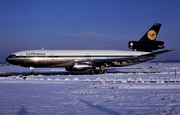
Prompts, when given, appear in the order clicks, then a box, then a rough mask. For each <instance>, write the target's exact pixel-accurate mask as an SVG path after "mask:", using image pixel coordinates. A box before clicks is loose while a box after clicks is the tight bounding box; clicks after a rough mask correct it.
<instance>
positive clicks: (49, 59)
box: [6, 23, 172, 74]
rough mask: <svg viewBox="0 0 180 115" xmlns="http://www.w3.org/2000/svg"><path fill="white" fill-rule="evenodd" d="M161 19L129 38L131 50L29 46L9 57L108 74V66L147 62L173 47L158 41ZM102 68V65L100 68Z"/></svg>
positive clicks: (37, 64)
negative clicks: (135, 38) (60, 48)
mask: <svg viewBox="0 0 180 115" xmlns="http://www.w3.org/2000/svg"><path fill="white" fill-rule="evenodd" d="M161 25H162V24H161V23H155V24H154V25H153V26H152V27H151V28H150V29H149V30H148V31H147V32H146V33H145V34H144V35H143V36H142V38H141V39H140V40H139V41H129V43H128V46H129V48H130V49H132V51H124V50H43V49H42V50H26V51H19V52H15V53H12V54H11V55H10V56H8V57H7V58H6V61H7V62H8V63H10V64H14V65H18V66H23V67H29V68H30V69H31V70H32V72H33V70H34V68H52V67H57V68H60V67H64V68H65V70H66V71H71V72H77V71H80V72H81V71H86V70H90V72H91V74H105V73H107V70H106V69H105V68H108V67H123V66H129V65H134V64H138V63H142V62H146V61H149V60H152V59H154V58H156V57H157V56H158V55H159V54H162V53H166V52H169V51H172V50H161V51H156V52H154V50H158V49H163V48H165V46H164V42H163V41H157V40H156V38H157V35H158V32H159V30H160V27H161ZM97 68H99V69H97Z"/></svg>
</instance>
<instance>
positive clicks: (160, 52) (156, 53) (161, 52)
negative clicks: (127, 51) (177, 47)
mask: <svg viewBox="0 0 180 115" xmlns="http://www.w3.org/2000/svg"><path fill="white" fill-rule="evenodd" d="M170 51H173V50H162V51H158V52H152V53H150V54H145V55H142V56H152V55H155V56H157V55H159V54H163V53H166V52H170Z"/></svg>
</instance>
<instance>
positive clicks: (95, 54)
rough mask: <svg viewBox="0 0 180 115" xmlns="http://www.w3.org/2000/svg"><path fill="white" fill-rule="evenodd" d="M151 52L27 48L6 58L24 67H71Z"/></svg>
mask: <svg viewBox="0 0 180 115" xmlns="http://www.w3.org/2000/svg"><path fill="white" fill-rule="evenodd" d="M148 53H151V52H138V51H119V50H26V51H20V52H16V53H13V54H12V55H10V56H9V57H8V58H7V59H6V60H7V61H8V62H9V63H12V64H15V65H20V66H24V67H70V66H73V64H74V63H75V62H81V61H83V62H86V61H91V60H97V59H98V60H101V59H103V60H104V59H116V58H118V59H119V58H131V57H137V56H141V55H145V54H148Z"/></svg>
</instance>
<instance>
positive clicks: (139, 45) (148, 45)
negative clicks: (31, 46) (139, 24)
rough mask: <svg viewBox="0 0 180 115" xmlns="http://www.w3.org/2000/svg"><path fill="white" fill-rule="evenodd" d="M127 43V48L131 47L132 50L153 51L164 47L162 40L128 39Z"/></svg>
mask: <svg viewBox="0 0 180 115" xmlns="http://www.w3.org/2000/svg"><path fill="white" fill-rule="evenodd" d="M128 45H129V48H130V49H133V50H134V51H153V50H158V49H163V48H165V46H164V42H163V41H148V42H140V41H129V43H128Z"/></svg>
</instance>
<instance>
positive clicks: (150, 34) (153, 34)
mask: <svg viewBox="0 0 180 115" xmlns="http://www.w3.org/2000/svg"><path fill="white" fill-rule="evenodd" d="M161 25H162V24H160V23H155V24H154V25H153V26H152V27H151V28H150V29H149V30H148V31H147V32H146V33H145V34H144V36H143V37H142V38H141V39H140V40H139V42H148V41H155V40H156V38H157V35H158V32H159V30H160V28H161Z"/></svg>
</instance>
